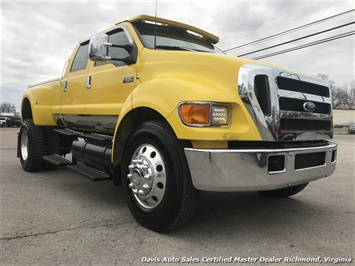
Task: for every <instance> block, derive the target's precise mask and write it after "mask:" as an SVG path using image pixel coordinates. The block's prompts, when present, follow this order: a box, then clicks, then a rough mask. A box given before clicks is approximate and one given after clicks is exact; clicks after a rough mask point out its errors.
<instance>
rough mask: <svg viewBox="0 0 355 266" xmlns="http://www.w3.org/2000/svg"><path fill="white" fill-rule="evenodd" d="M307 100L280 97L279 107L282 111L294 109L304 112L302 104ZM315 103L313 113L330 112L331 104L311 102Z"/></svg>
mask: <svg viewBox="0 0 355 266" xmlns="http://www.w3.org/2000/svg"><path fill="white" fill-rule="evenodd" d="M306 102H307V100H300V99H292V98H285V97H280V98H279V103H280V109H281V110H284V111H296V112H306V111H305V109H304V107H303V105H304V103H306ZM313 103H314V104H315V105H316V109H315V110H314V112H313V113H319V114H331V112H332V110H331V106H330V104H329V103H321V102H313Z"/></svg>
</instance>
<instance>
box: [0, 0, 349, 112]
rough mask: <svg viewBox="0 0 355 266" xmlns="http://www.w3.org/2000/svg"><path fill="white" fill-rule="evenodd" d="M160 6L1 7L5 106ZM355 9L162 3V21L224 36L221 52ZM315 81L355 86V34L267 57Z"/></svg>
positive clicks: (334, 22)
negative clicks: (97, 38) (110, 31)
mask: <svg viewBox="0 0 355 266" xmlns="http://www.w3.org/2000/svg"><path fill="white" fill-rule="evenodd" d="M155 7H156V3H155V1H151V0H146V1H133V0H131V1H117V0H116V1H114V0H112V1H70V2H69V1H40V2H38V1H21V2H19V1H14V0H12V1H3V0H2V1H1V7H0V13H1V29H0V30H1V31H0V38H1V49H0V54H1V57H0V60H1V61H0V73H1V74H0V81H1V82H0V84H1V87H0V102H10V103H13V104H15V106H16V108H17V111H19V110H20V105H21V99H22V94H23V92H24V91H25V90H26V88H27V86H28V85H31V84H35V83H38V82H43V81H46V80H49V79H53V78H57V77H60V76H61V73H62V71H63V67H64V63H65V61H66V60H67V59H68V58H69V57H70V56H71V53H72V50H73V49H74V48H75V46H76V45H77V43H78V42H79V41H80V40H82V39H85V38H87V37H89V36H91V35H93V34H95V33H97V32H99V31H101V30H104V29H105V28H108V27H110V26H112V25H114V24H115V23H117V22H120V21H123V20H125V19H128V18H131V17H134V16H137V15H139V14H148V15H154V14H155V11H156V8H155ZM351 9H355V0H343V1H329V0H327V1H320V0H271V1H262V0H259V1H253V0H249V1H238V0H234V1H197V0H195V1H166V0H165V1H164V0H158V1H157V14H158V16H159V17H163V18H167V19H171V20H177V21H180V22H183V23H187V24H190V25H193V26H196V27H198V28H201V29H203V30H206V31H209V32H211V33H213V34H215V35H217V36H219V37H220V42H219V43H218V44H217V47H219V48H220V49H222V50H227V49H230V48H233V47H236V46H240V45H243V44H247V43H249V42H253V41H256V40H259V39H261V38H265V37H268V36H271V35H273V34H277V33H280V32H283V31H286V30H290V29H293V28H295V27H299V26H302V25H305V24H308V23H311V22H314V21H317V20H320V19H323V18H327V17H330V16H333V15H336V14H339V13H342V12H345V11H348V10H351ZM353 21H355V12H350V13H348V14H346V15H343V16H340V17H337V18H335V19H331V20H328V21H325V22H324V23H319V24H317V25H314V26H311V27H307V28H305V29H303V30H299V31H296V32H293V33H292V34H287V35H284V36H278V37H277V38H274V39H272V40H268V41H265V42H262V43H257V44H253V45H249V46H245V47H243V48H240V49H237V50H232V51H230V52H228V54H229V55H231V56H239V55H242V54H245V53H249V52H252V51H255V50H258V49H261V48H265V47H269V46H272V45H275V44H278V43H282V42H286V41H289V40H292V39H296V38H300V37H302V36H305V35H310V34H313V33H316V32H319V31H323V30H326V29H330V28H333V27H336V26H339V25H343V24H346V23H350V22H353ZM354 25H355V24H352V25H349V26H346V27H343V28H340V29H337V30H333V31H330V32H327V33H324V34H319V35H317V36H313V37H311V38H307V39H304V40H300V41H298V42H293V43H290V44H288V45H285V46H281V47H277V48H274V49H270V50H265V51H263V52H259V53H255V54H251V55H247V56H245V57H247V58H255V57H257V56H260V55H264V54H269V53H271V52H275V51H280V50H283V49H287V48H291V47H295V46H299V45H302V44H306V43H309V42H314V41H317V40H320V39H324V38H327V37H330V36H334V35H338V34H341V33H345V32H349V31H354V30H355V26H354ZM262 61H267V62H270V63H275V64H278V65H282V66H286V67H289V68H293V69H297V70H299V71H301V72H303V73H308V74H309V75H312V76H315V75H317V74H318V73H323V74H326V75H329V77H330V79H331V80H334V81H335V83H336V85H338V86H342V85H344V84H348V85H350V82H351V81H352V80H355V63H354V62H355V35H352V36H350V37H346V38H342V39H339V40H336V41H332V42H328V43H324V44H320V45H316V46H313V47H309V48H305V49H301V50H298V51H293V52H290V53H286V54H282V55H277V56H273V57H270V58H265V59H262Z"/></svg>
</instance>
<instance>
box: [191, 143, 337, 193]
mask: <svg viewBox="0 0 355 266" xmlns="http://www.w3.org/2000/svg"><path fill="white" fill-rule="evenodd" d="M336 150H337V144H335V143H329V144H328V145H326V146H321V147H309V148H288V149H245V150H244V149H233V150H228V149H225V150H222V149H219V150H211V149H210V150H203V149H193V148H185V154H186V158H187V161H188V164H189V167H190V172H191V177H192V182H193V185H194V187H195V188H196V189H200V190H207V191H257V190H272V189H279V188H285V187H288V186H294V185H299V184H303V183H307V182H310V181H314V180H317V179H320V178H323V177H327V176H329V175H331V174H332V173H333V172H334V171H335V166H336V160H334V161H332V154H333V152H334V151H336ZM321 152H324V153H325V164H324V165H317V166H314V167H308V168H302V169H297V170H296V169H295V158H296V155H299V154H313V153H321ZM271 155H272V156H275V155H276V156H277V155H284V156H285V169H284V170H282V171H270V172H269V171H268V158H269V156H271Z"/></svg>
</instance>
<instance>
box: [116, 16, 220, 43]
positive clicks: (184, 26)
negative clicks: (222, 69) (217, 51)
mask: <svg viewBox="0 0 355 266" xmlns="http://www.w3.org/2000/svg"><path fill="white" fill-rule="evenodd" d="M126 21H129V22H145V23H160V24H163V25H165V26H174V27H178V28H182V29H186V30H189V31H190V32H193V33H195V34H198V35H202V37H203V38H204V39H207V40H209V41H210V42H211V43H213V44H216V43H218V42H219V37H218V36H216V35H213V34H212V33H209V32H207V31H204V30H201V29H199V28H196V27H194V26H191V25H188V24H184V23H181V22H177V21H173V20H169V19H165V18H159V17H154V16H150V15H139V16H136V17H133V18H130V19H128V20H126ZM117 24H119V23H117ZM117 24H116V25H117Z"/></svg>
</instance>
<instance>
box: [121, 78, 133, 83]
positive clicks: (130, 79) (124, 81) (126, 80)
mask: <svg viewBox="0 0 355 266" xmlns="http://www.w3.org/2000/svg"><path fill="white" fill-rule="evenodd" d="M133 81H134V77H125V78H123V80H122V83H131V82H133Z"/></svg>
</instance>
